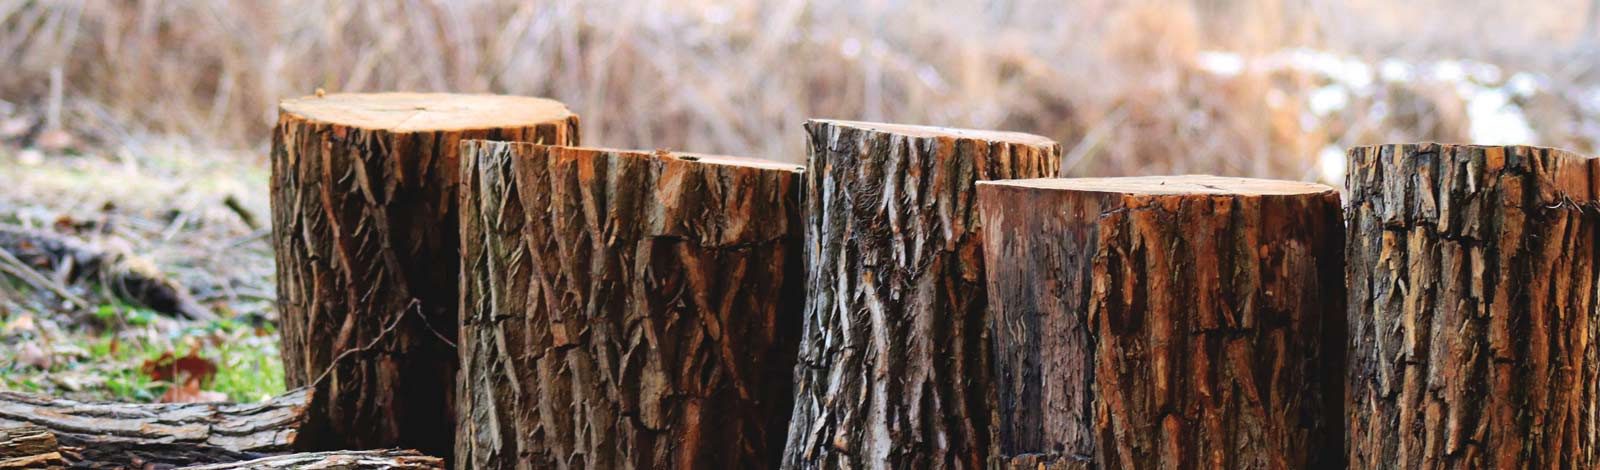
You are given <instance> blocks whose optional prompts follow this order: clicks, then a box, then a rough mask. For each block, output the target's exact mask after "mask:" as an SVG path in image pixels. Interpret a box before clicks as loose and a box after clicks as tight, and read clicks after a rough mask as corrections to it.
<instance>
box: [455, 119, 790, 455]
mask: <svg viewBox="0 0 1600 470" xmlns="http://www.w3.org/2000/svg"><path fill="white" fill-rule="evenodd" d="M463 147H464V150H463V154H464V155H468V157H467V160H465V162H464V164H465V165H466V168H464V169H463V171H462V178H463V180H462V181H463V189H462V192H461V198H462V200H461V207H462V222H461V224H462V237H463V239H462V245H461V250H462V254H463V268H462V269H463V276H462V287H461V288H462V307H461V312H462V321H463V324H462V325H461V341H462V343H461V351H462V365H461V367H462V369H461V379H460V380H459V381H458V386H459V387H460V390H459V391H458V392H457V394H458V396H459V397H460V400H458V403H459V408H458V411H457V418H458V420H459V421H458V424H457V426H458V431H459V432H460V433H461V439H459V440H458V441H457V447H456V455H455V457H456V460H455V466H456V467H457V468H484V469H493V468H596V469H609V468H772V467H774V466H775V465H776V463H777V457H778V456H779V453H780V452H781V445H782V442H783V441H782V440H783V434H784V430H785V425H786V423H787V421H788V417H789V405H790V400H791V399H792V396H791V394H790V391H791V383H790V375H789V371H790V370H791V368H792V367H793V365H794V350H795V347H796V345H795V340H796V338H797V334H796V332H797V329H798V326H799V313H800V309H799V305H800V302H801V299H802V298H803V297H804V294H805V292H804V289H803V286H802V284H801V283H800V280H801V279H800V277H801V269H802V268H801V260H800V250H801V248H800V242H801V232H800V220H799V218H800V204H799V196H800V184H801V181H800V173H801V172H800V169H799V168H798V167H797V166H794V165H786V164H777V163H773V162H765V161H761V160H752V159H743V158H732V157H713V156H702V155H692V154H679V153H668V152H664V151H657V152H655V153H653V154H652V153H643V152H629V151H618V150H603V149H585V148H572V147H550V146H540V145H528V144H513V143H503V142H469V143H467V144H465V145H464V146H463ZM472 155H475V156H476V158H473V157H472Z"/></svg>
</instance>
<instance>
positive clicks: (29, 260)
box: [0, 225, 217, 320]
mask: <svg viewBox="0 0 1600 470" xmlns="http://www.w3.org/2000/svg"><path fill="white" fill-rule="evenodd" d="M19 268H26V270H25V271H24V270H23V269H19ZM38 269H44V270H50V271H60V270H66V271H67V272H68V273H69V275H68V276H67V278H68V279H73V280H86V279H94V280H98V281H99V282H100V284H101V285H104V286H107V287H109V288H110V289H111V290H112V291H113V293H115V294H116V295H117V296H118V297H121V298H123V299H125V300H128V301H130V302H132V303H136V304H139V305H143V306H145V307H149V308H150V309H152V310H155V311H157V312H161V313H165V314H169V315H180V316H183V317H187V318H190V319H194V320H214V319H216V318H217V316H216V314H214V313H212V312H211V311H210V310H208V309H206V308H205V307H204V306H202V305H200V302H198V301H196V300H195V299H194V296H193V295H191V294H190V293H189V290H188V289H186V288H184V287H183V286H182V285H180V284H178V283H177V282H175V281H173V280H171V279H168V278H167V277H166V276H165V275H163V274H161V271H160V270H158V269H156V268H155V265H153V264H151V263H150V262H149V261H146V260H144V259H142V258H138V257H135V256H133V255H130V254H126V253H118V252H113V251H108V250H103V249H100V248H99V247H96V246H93V245H91V244H89V243H85V242H82V241H79V240H77V239H75V238H73V237H70V236H67V235H61V234H56V233H51V232H46V231H41V230H32V229H27V228H22V227H16V226H9V225H0V270H3V271H5V272H6V273H8V274H11V275H12V276H16V277H18V278H21V279H23V280H24V281H26V282H28V283H29V284H35V287H39V288H43V289H47V290H50V291H51V292H54V293H56V294H57V295H60V296H62V297H63V298H65V299H67V300H68V301H71V302H73V303H78V304H79V305H81V306H87V305H88V304H87V303H86V302H85V301H84V299H82V298H81V297H78V296H75V295H73V294H72V293H71V292H68V291H67V290H66V289H65V288H64V287H62V286H61V285H60V284H59V283H56V282H53V281H50V280H49V279H48V278H44V277H43V275H42V274H39V273H38V272H37V270H38ZM28 272H32V273H33V274H35V275H38V278H35V279H30V278H32V277H33V276H29V274H28ZM40 279H43V281H42V282H44V284H42V285H39V283H40V282H41V281H40Z"/></svg>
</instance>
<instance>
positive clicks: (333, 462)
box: [182, 449, 444, 470]
mask: <svg viewBox="0 0 1600 470" xmlns="http://www.w3.org/2000/svg"><path fill="white" fill-rule="evenodd" d="M280 468H281V469H338V470H436V469H437V470H443V469H444V460H443V459H440V458H438V457H429V456H426V455H422V454H420V453H417V451H414V450H397V449H386V450H335V451H327V452H306V453H299V454H284V455H274V456H271V457H262V458H259V459H255V460H246V461H243V462H232V463H219V464H211V465H196V466H190V467H184V468H183V469H182V470H235V469H240V470H244V469H249V470H271V469H280Z"/></svg>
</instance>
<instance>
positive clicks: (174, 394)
mask: <svg viewBox="0 0 1600 470" xmlns="http://www.w3.org/2000/svg"><path fill="white" fill-rule="evenodd" d="M160 401H161V402H162V403H204V402H213V401H228V395H227V394H225V393H222V392H211V391H206V390H201V389H200V380H198V379H193V378H191V379H189V380H185V381H183V383H182V384H175V385H173V386H172V388H168V389H167V392H166V393H163V394H161V400H160Z"/></svg>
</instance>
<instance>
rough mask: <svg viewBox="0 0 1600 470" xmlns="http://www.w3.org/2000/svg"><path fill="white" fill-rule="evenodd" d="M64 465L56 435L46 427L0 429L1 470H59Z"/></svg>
mask: <svg viewBox="0 0 1600 470" xmlns="http://www.w3.org/2000/svg"><path fill="white" fill-rule="evenodd" d="M66 465H67V462H66V461H65V460H62V458H61V448H60V446H59V445H58V444H57V443H56V436H55V435H54V434H51V433H50V431H48V430H46V429H45V428H42V427H39V426H34V425H22V426H6V427H0V470H21V469H40V468H44V469H59V468H65V467H66Z"/></svg>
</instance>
